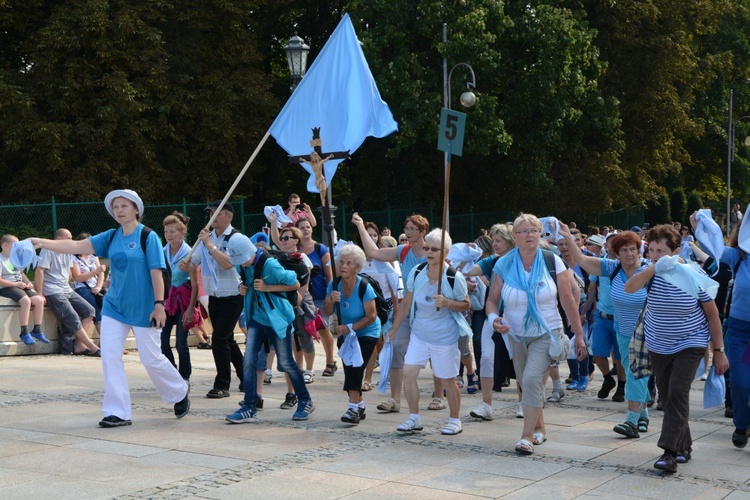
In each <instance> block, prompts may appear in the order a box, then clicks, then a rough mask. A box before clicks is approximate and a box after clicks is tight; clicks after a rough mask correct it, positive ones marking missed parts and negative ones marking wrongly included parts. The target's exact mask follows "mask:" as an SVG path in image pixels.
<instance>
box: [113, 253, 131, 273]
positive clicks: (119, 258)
mask: <svg viewBox="0 0 750 500" xmlns="http://www.w3.org/2000/svg"><path fill="white" fill-rule="evenodd" d="M109 260H110V262H111V264H112V267H114V268H115V269H117V270H118V271H121V272H122V271H125V269H127V268H128V256H127V255H125V252H117V253H116V254H114V255H113V256H112V257H110V259H109Z"/></svg>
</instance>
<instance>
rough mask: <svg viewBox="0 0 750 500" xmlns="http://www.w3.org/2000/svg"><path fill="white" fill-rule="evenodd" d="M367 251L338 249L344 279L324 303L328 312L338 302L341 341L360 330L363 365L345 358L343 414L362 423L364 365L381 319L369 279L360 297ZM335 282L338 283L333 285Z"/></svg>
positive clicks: (345, 418) (330, 286) (349, 247)
mask: <svg viewBox="0 0 750 500" xmlns="http://www.w3.org/2000/svg"><path fill="white" fill-rule="evenodd" d="M365 261H366V257H365V252H364V251H363V250H362V249H361V248H359V247H358V246H356V245H345V246H343V247H342V248H341V250H339V252H338V257H337V259H336V266H337V267H336V268H337V269H338V271H339V274H340V275H341V279H338V278H337V279H336V280H334V281H333V282H331V283H329V284H328V294H327V295H326V298H325V302H324V304H323V310H324V312H325V313H326V314H327V315H329V316H330V315H331V314H333V313H334V308H335V304H337V303H338V304H339V307H338V309H339V310H340V314H341V318H340V322H339V323H340V324H339V325H338V326H337V327H336V333H337V334H338V335H339V342H340V343H341V342H342V341H343V339H344V336H345V335H349V334H351V333H352V332H354V333H356V334H357V342H358V343H359V348H360V350H361V351H362V359H363V360H364V362H363V363H362V364H361V365H360V366H351V365H349V364H347V363H346V361H345V360H344V359H342V360H341V362H342V365H343V366H344V390H345V391H346V392H347V393H348V394H349V408H347V410H346V413H344V415H343V416H342V417H341V421H342V422H346V423H349V424H355V425H356V424H359V421H360V420H364V419H365V403H364V400H363V399H362V379H363V378H364V375H365V368H366V366H367V363H368V361H369V360H370V356H372V352H373V350H374V349H375V344H377V343H378V340H379V339H380V319H378V312H377V307H376V305H375V297H376V295H375V290H373V288H372V286H370V284H369V283H367V284H366V287H365V291H364V294H363V295H362V296H361V297H360V286H361V282H362V278H361V277H360V276H358V275H357V273H359V271H361V270H362V268H363V267H364V265H365ZM334 283H336V284H337V287H336V289H335V290H334V289H333V285H334Z"/></svg>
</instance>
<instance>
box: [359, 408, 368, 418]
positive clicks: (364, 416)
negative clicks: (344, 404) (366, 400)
mask: <svg viewBox="0 0 750 500" xmlns="http://www.w3.org/2000/svg"><path fill="white" fill-rule="evenodd" d="M366 418H367V415H365V409H364V408H359V419H360V420H364V419H366Z"/></svg>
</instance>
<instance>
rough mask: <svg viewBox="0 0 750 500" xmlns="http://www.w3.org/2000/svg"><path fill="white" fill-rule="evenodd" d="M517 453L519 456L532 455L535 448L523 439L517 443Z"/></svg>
mask: <svg viewBox="0 0 750 500" xmlns="http://www.w3.org/2000/svg"><path fill="white" fill-rule="evenodd" d="M516 453H518V454H519V455H532V454H533V453H534V446H533V445H532V444H531V443H530V442H528V441H527V440H525V439H522V440H520V441H519V442H517V443H516Z"/></svg>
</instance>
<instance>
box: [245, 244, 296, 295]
mask: <svg viewBox="0 0 750 500" xmlns="http://www.w3.org/2000/svg"><path fill="white" fill-rule="evenodd" d="M268 259H276V260H278V261H279V264H281V267H283V268H284V269H286V270H287V271H294V273H295V274H296V275H297V281H298V282H299V285H300V286H301V287H302V286H305V285H306V284H307V283H308V281H309V280H310V270H309V269H308V268H307V266H306V265H305V263H304V261H303V260H302V256H301V255H300V254H299V253H293V254H288V253H286V252H282V251H281V250H265V249H263V248H261V249H259V250H258V253H257V254H256V257H255V263H254V264H253V265H254V269H255V271H254V273H253V280H258V279H263V278H262V277H263V266H265V265H266V261H267V260H268ZM243 276H245V277H246V278H247V273H243ZM244 285H245V286H248V287H251V286H253V284H252V283H249V284H248V283H244ZM270 293H273V294H275V295H277V296H279V297H284V298H285V299H286V300H288V301H289V303H290V304H292V307H297V302H298V301H297V290H293V291H291V292H270ZM271 306H272V307H273V303H271Z"/></svg>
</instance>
